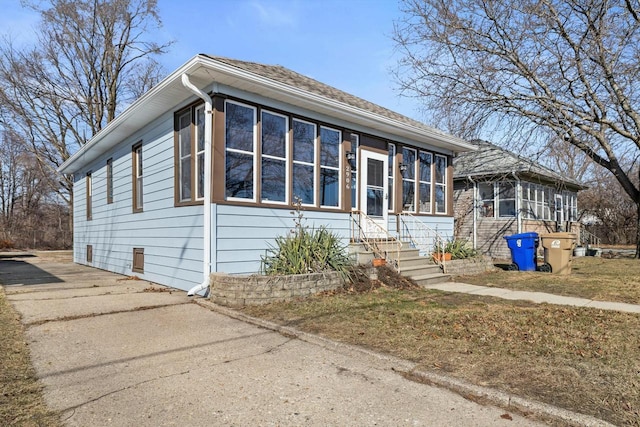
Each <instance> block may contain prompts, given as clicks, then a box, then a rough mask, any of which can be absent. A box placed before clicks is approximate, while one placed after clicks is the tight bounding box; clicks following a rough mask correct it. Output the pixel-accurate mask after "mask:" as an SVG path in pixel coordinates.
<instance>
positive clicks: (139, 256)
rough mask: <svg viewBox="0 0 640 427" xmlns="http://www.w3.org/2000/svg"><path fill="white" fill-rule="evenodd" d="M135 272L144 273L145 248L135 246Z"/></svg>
mask: <svg viewBox="0 0 640 427" xmlns="http://www.w3.org/2000/svg"><path fill="white" fill-rule="evenodd" d="M131 270H132V271H133V272H134V273H144V248H133V268H132V269H131Z"/></svg>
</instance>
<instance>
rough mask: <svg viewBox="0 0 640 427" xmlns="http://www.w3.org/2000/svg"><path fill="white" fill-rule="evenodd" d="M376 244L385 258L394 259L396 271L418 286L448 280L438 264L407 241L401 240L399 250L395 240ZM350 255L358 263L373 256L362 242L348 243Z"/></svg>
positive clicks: (364, 261) (366, 261) (368, 260)
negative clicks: (396, 266) (401, 243)
mask: <svg viewBox="0 0 640 427" xmlns="http://www.w3.org/2000/svg"><path fill="white" fill-rule="evenodd" d="M377 246H378V247H379V248H380V249H381V250H382V251H385V252H386V253H387V259H388V260H390V261H396V260H398V262H397V263H396V264H397V265H398V272H399V273H400V274H402V275H403V276H405V277H408V278H410V279H413V280H414V281H415V282H416V283H417V284H418V285H419V286H429V285H435V284H438V283H444V282H447V281H449V277H450V275H448V274H444V273H443V272H442V270H441V269H440V266H439V265H438V264H435V263H434V262H433V261H432V260H431V258H429V257H425V256H420V251H419V250H418V249H415V248H412V247H411V246H410V245H409V243H408V242H403V245H402V248H401V249H400V251H398V249H397V245H396V243H395V242H386V241H380V242H377ZM350 251H351V253H352V255H355V257H356V260H357V262H358V263H361V264H365V263H368V262H370V261H371V260H372V259H373V258H374V256H373V254H372V253H371V252H369V251H367V250H366V248H365V247H364V245H363V244H361V243H352V244H351V245H350Z"/></svg>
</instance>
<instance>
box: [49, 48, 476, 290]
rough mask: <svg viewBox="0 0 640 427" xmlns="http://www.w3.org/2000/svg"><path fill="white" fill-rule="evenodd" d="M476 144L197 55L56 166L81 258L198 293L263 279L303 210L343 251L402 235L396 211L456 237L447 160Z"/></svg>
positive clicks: (283, 72)
mask: <svg viewBox="0 0 640 427" xmlns="http://www.w3.org/2000/svg"><path fill="white" fill-rule="evenodd" d="M352 71H353V70H352ZM345 72H349V67H346V68H345ZM472 149H474V147H473V146H472V145H470V144H469V143H467V142H465V141H463V140H461V139H458V138H455V137H453V136H450V135H447V134H444V133H442V132H440V131H438V130H436V129H433V128H430V127H427V126H425V125H423V124H422V123H419V122H417V121H415V120H412V119H409V118H407V117H405V116H402V115H400V114H397V113H394V112H392V111H389V110H387V109H384V108H382V107H380V106H378V105H375V104H372V103H370V102H367V101H365V100H363V99H360V98H358V97H355V96H353V95H350V94H348V93H345V92H342V91H340V90H337V89H335V88H333V87H330V86H328V85H325V84H322V83H320V82H318V81H316V80H313V79H311V78H308V77H306V76H303V75H301V74H298V73H295V72H293V71H291V70H288V69H286V68H284V67H281V66H270V65H264V64H258V63H252V62H244V61H238V60H233V59H228V58H220V57H213V56H207V55H197V56H195V57H194V58H193V59H191V60H190V61H189V62H187V63H186V64H184V65H183V66H182V67H180V68H179V69H177V70H176V71H174V72H173V73H171V74H170V75H169V76H168V77H166V78H165V79H164V80H162V81H161V82H160V83H159V84H158V85H157V86H155V87H154V88H153V89H151V90H150V91H149V92H148V93H146V94H144V95H143V96H142V97H141V98H140V99H138V100H137V101H136V102H134V103H133V104H132V105H131V106H130V107H129V108H127V109H126V110H125V111H123V112H122V113H121V114H120V115H119V116H118V117H117V118H116V119H115V120H113V121H112V122H111V123H109V124H108V126H106V127H105V128H104V129H103V130H102V131H100V132H99V133H98V134H96V135H95V136H94V137H93V138H92V139H91V140H90V141H89V142H88V143H87V144H86V145H85V146H84V147H83V148H82V149H81V150H79V151H78V152H77V153H75V154H74V155H73V156H72V157H71V158H70V159H69V160H67V161H66V162H65V163H64V164H63V165H62V166H61V167H60V169H59V171H60V172H61V173H64V174H71V175H73V181H74V193H73V197H74V260H75V262H78V263H83V264H87V265H92V266H95V267H99V268H102V269H106V270H110V271H114V272H117V273H121V274H135V275H137V276H139V277H141V278H142V279H145V280H150V281H153V282H157V283H161V284H166V285H169V286H173V287H176V288H181V289H192V288H198V289H202V288H204V287H205V286H206V283H207V282H208V277H209V274H210V272H225V273H231V274H235V273H257V272H258V271H259V269H260V258H261V255H264V254H265V250H266V249H267V248H268V247H269V245H270V244H272V243H273V242H274V239H275V238H276V237H277V236H280V235H285V234H287V232H288V231H289V230H290V229H291V228H292V226H293V221H292V215H291V211H292V208H293V207H294V206H296V203H297V202H298V201H299V202H300V205H301V207H302V210H303V211H304V216H305V218H306V220H307V224H308V225H309V226H319V225H325V226H327V227H328V228H330V229H331V230H333V231H334V232H335V233H337V234H338V235H340V236H342V238H343V239H344V241H345V242H348V241H349V240H352V241H353V240H362V239H369V238H377V239H380V238H381V237H382V238H385V237H386V236H388V235H396V233H397V231H398V229H399V227H400V223H401V221H400V219H399V216H400V214H405V215H407V216H410V217H411V218H412V220H413V221H414V222H416V221H417V222H419V223H420V224H425V225H427V226H429V227H431V228H432V229H436V230H438V231H439V232H440V233H442V234H443V235H444V236H452V234H453V223H454V221H453V218H454V215H453V169H452V158H453V155H454V154H455V153H460V152H464V151H467V150H472ZM402 224H403V228H405V229H410V228H411V227H409V226H407V225H406V221H405V222H402Z"/></svg>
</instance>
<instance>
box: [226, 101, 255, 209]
mask: <svg viewBox="0 0 640 427" xmlns="http://www.w3.org/2000/svg"><path fill="white" fill-rule="evenodd" d="M229 104H234V105H238V106H240V107H244V108H248V109H251V110H252V111H253V141H252V142H253V146H252V148H253V152H249V151H244V150H239V149H237V148H228V147H227V141H226V132H227V119H226V112H227V105H229ZM224 111H225V120H224V132H225V141H224V157H225V158H224V162H225V163H224V164H225V174H224V191H225V200H229V201H238V202H253V203H255V202H256V200H257V199H258V195H257V192H258V191H257V189H258V185H257V184H258V173H257V171H258V156H257V149H258V129H257V127H258V125H257V118H258V109H257V108H256V107H254V106H253V105H248V104H244V103H242V102H237V101H232V100H230V99H227V100H225V102H224ZM229 152H230V153H238V154H248V155H251V157H252V159H253V160H252V168H253V174H252V175H253V197H252V198H250V199H249V198H244V197H229V196H227V195H226V193H227V173H226V165H227V153H229Z"/></svg>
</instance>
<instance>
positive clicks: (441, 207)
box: [435, 154, 447, 214]
mask: <svg viewBox="0 0 640 427" xmlns="http://www.w3.org/2000/svg"><path fill="white" fill-rule="evenodd" d="M435 173H436V177H435V183H436V196H435V203H436V213H439V214H443V213H447V158H446V157H445V156H440V155H438V154H436V163H435Z"/></svg>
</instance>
